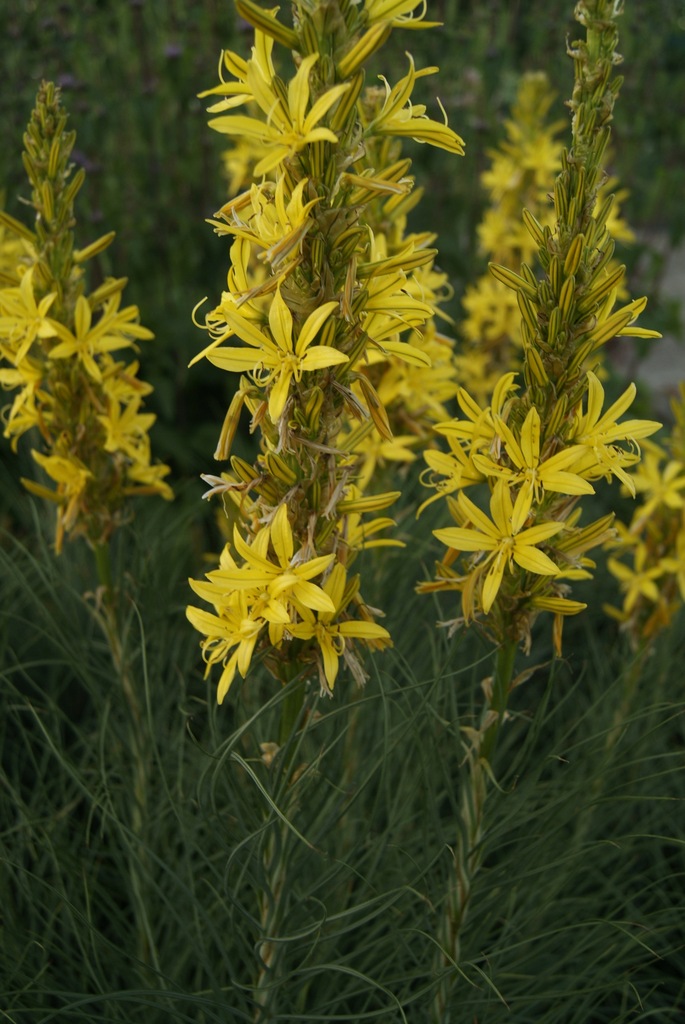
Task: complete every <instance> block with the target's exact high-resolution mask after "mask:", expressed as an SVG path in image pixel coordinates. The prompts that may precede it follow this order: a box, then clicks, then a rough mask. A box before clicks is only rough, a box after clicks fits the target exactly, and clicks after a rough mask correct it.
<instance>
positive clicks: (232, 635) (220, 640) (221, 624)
mask: <svg viewBox="0 0 685 1024" xmlns="http://www.w3.org/2000/svg"><path fill="white" fill-rule="evenodd" d="M194 582H195V581H194V580H190V584H191V586H192V585H193V584H194ZM216 612H217V614H216V615H213V614H212V613H211V612H207V611H204V610H203V609H202V608H195V607H194V606H193V605H190V606H189V607H188V608H186V616H187V617H188V620H189V621H190V622H191V623H192V625H193V626H194V627H195V629H197V631H198V632H199V633H202V634H203V635H204V638H205V639H204V640H203V641H202V644H201V647H202V655H203V657H204V659H205V662H206V663H207V669H206V672H205V676H206V675H207V674H208V673H209V671H210V669H211V668H212V665H216V664H222V665H223V666H224V670H223V672H222V674H221V678H220V679H219V686H218V689H217V695H216V699H217V701H218V703H219V704H221V703H222V702H223V699H224V697H225V696H226V694H227V693H228V689H229V687H230V685H231V683H232V682H233V680H234V678H235V673H236V670H237V671H239V672H240V674H241V676H242V677H243V679H244V678H245V675H246V674H247V670H248V669H249V667H250V662H251V660H252V655H253V653H254V648H255V644H256V643H257V640H258V639H259V635H260V633H261V632H262V629H263V627H264V626H265V620H264V619H263V618H260V617H259V616H255V614H254V611H253V609H251V608H250V605H249V602H248V597H247V595H246V594H245V593H244V592H240V591H234V592H233V593H232V594H231V598H230V601H229V602H228V603H222V604H220V605H218V606H217V607H216ZM233 648H237V650H233Z"/></svg>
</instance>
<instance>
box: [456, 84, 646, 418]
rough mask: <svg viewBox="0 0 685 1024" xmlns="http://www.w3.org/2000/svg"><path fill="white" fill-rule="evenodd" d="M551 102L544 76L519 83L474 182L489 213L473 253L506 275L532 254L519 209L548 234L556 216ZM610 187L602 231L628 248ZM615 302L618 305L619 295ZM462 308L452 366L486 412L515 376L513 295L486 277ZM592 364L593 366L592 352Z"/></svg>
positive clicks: (555, 124) (533, 244)
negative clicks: (499, 387)
mask: <svg viewBox="0 0 685 1024" xmlns="http://www.w3.org/2000/svg"><path fill="white" fill-rule="evenodd" d="M555 98H556V96H555V93H554V92H553V91H552V89H551V87H550V83H549V79H548V78H547V76H546V75H545V74H544V72H541V71H531V72H527V73H526V74H524V75H522V76H521V80H520V82H519V86H518V90H517V93H516V98H515V101H514V104H513V107H512V110H511V116H510V117H509V118H508V119H507V120H506V121H505V122H504V130H505V138H504V139H503V140H502V141H501V142H500V143H499V145H498V146H497V148H496V149H493V150H491V151H489V152H488V156H489V158H490V162H489V166H488V167H487V168H486V170H485V171H483V173H482V174H481V177H480V180H481V185H482V187H483V188H484V190H485V191H486V192H487V195H488V198H489V206H488V207H487V209H486V210H485V213H484V215H483V219H482V221H481V223H480V225H479V227H478V243H479V250H480V253H481V255H483V256H485V257H487V259H488V260H489V261H491V262H493V263H496V264H498V265H499V266H501V267H505V268H507V269H509V270H514V271H518V269H519V268H520V266H521V264H522V263H527V264H530V263H531V261H532V260H534V258H535V254H536V250H537V247H538V244H537V241H536V240H535V238H534V237H533V236H532V235H531V233H530V231H529V230H528V228H527V227H526V224H525V223H524V222H523V221H522V220H521V210H522V209H526V210H527V211H528V214H529V215H532V216H533V217H535V219H536V220H537V222H538V223H539V225H540V227H541V229H543V230H544V228H545V227H548V228H549V229H550V230H551V231H553V230H554V225H555V212H554V208H553V207H552V206H551V205H550V202H549V198H548V197H549V193H550V191H551V190H552V188H553V185H554V180H555V178H556V177H557V175H558V173H559V171H560V170H561V161H562V153H563V144H562V141H561V138H560V134H561V132H562V131H563V129H564V127H565V122H564V120H555V121H552V120H551V119H550V116H549V114H550V108H551V106H552V103H553V102H554V100H555ZM616 184H617V182H616V180H615V179H614V178H611V177H610V178H605V179H604V180H603V181H602V183H601V184H600V186H599V190H598V193H597V201H598V203H601V202H602V200H603V199H604V198H605V197H606V196H609V195H610V194H613V197H614V198H613V203H612V206H611V210H610V212H609V215H608V216H607V228H608V230H609V233H610V234H611V237H612V238H613V239H614V240H617V241H621V242H630V241H632V240H633V237H634V236H633V234H632V232H631V230H630V228H629V227H628V225H627V224H626V223H625V221H624V220H623V218H622V217H621V213H620V200H621V199H622V198H623V197H624V196H625V190H620V191H616ZM618 265H619V264H618V262H617V261H616V258H615V257H614V258H613V259H612V261H611V263H610V264H609V266H610V267H611V269H612V270H613V269H615V268H617V267H618ZM619 297H620V298H623V297H624V294H623V290H622V292H621V295H620V296H619ZM462 307H463V310H464V317H463V319H462V320H461V322H460V324H459V333H460V336H461V338H462V339H463V349H462V351H461V352H460V353H459V354H458V355H457V356H456V366H457V367H458V370H459V377H460V381H461V384H462V385H463V386H464V387H465V388H466V390H467V391H468V392H469V394H470V395H471V396H472V397H473V398H475V399H476V401H478V402H481V403H486V404H487V401H488V399H489V397H490V395H491V394H492V391H493V388H494V386H495V384H496V383H497V380H498V379H499V377H500V376H501V375H502V374H503V373H506V372H507V371H509V370H515V371H517V372H518V371H520V369H521V362H522V357H523V338H522V333H521V332H522V328H521V313H520V310H519V305H518V302H517V298H516V291H515V290H513V289H511V288H509V287H508V286H507V285H506V284H505V283H503V282H502V281H501V280H498V279H497V278H496V277H494V276H493V275H492V274H491V273H489V272H487V271H486V272H485V273H484V274H483V275H482V276H481V277H479V278H478V279H477V280H476V281H475V282H474V283H473V284H472V285H469V286H468V287H467V289H466V291H465V293H464V297H463V300H462ZM592 358H594V359H595V360H596V358H597V352H595V353H594V354H593V357H592Z"/></svg>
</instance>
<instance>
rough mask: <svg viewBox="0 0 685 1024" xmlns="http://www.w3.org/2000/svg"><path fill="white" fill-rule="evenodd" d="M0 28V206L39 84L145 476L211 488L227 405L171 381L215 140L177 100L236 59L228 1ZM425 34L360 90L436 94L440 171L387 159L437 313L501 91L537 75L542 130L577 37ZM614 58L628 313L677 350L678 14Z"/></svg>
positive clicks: (114, 0)
mask: <svg viewBox="0 0 685 1024" xmlns="http://www.w3.org/2000/svg"><path fill="white" fill-rule="evenodd" d="M0 10H2V12H3V15H4V17H3V32H2V33H1V34H0V52H1V57H2V67H3V72H4V82H3V89H2V93H1V95H0V105H1V114H2V124H3V146H2V147H1V148H0V188H1V187H3V186H4V187H5V189H6V194H7V208H8V210H9V212H10V213H12V214H14V215H15V216H19V217H21V216H22V215H24V216H25V215H26V212H27V211H26V210H22V208H21V203H20V197H21V196H26V195H27V186H26V184H25V180H24V178H23V171H22V166H21V147H22V141H21V140H22V133H23V130H24V126H25V124H26V122H27V120H28V117H29V114H30V111H31V107H32V105H33V100H34V96H35V92H36V88H37V86H38V84H39V82H40V80H41V78H48V79H52V80H54V81H55V82H57V83H58V84H59V85H60V86H61V87H62V90H63V101H64V104H65V106H66V108H67V110H68V111H69V112H70V116H71V122H70V123H71V127H72V128H74V129H75V130H76V131H77V143H76V149H75V154H74V155H75V159H76V161H77V162H78V163H79V164H81V165H82V166H83V167H85V169H86V171H87V181H86V185H85V187H84V188H83V190H82V192H81V195H80V196H79V201H78V216H79V224H78V228H77V244H80V245H84V244H86V243H87V242H89V241H90V240H92V239H93V238H94V237H96V236H97V235H98V234H100V233H102V232H104V231H108V230H111V229H114V230H116V232H117V239H116V241H115V243H114V244H113V245H112V247H111V248H110V249H109V250H108V252H107V253H106V254H104V256H103V257H101V258H100V261H99V265H98V266H97V268H96V272H97V273H100V274H107V273H114V274H117V275H120V276H124V275H125V276H127V277H128V278H129V280H130V284H129V287H128V289H127V293H126V295H127V299H128V301H129V302H134V303H136V304H137V305H138V306H139V307H140V312H141V318H142V321H143V323H145V324H146V325H147V326H149V327H150V328H151V329H152V330H153V331H154V332H155V335H156V341H155V342H154V343H151V344H149V345H146V346H145V348H144V351H143V353H142V356H143V374H144V375H145V376H146V377H147V378H148V379H150V380H151V381H152V383H153V384H154V386H155V395H154V396H153V398H152V400H151V406H152V408H153V409H154V411H155V412H157V414H158V417H159V419H158V423H157V425H156V427H155V432H154V435H153V443H154V446H155V450H156V453H157V456H158V457H159V458H160V459H162V460H164V461H170V462H171V463H172V465H173V468H174V472H175V475H176V477H177V478H183V477H187V476H190V477H195V478H197V475H198V474H199V473H201V472H207V471H211V470H212V458H211V453H212V452H213V450H214V445H215V441H216V434H217V430H218V427H219V425H220V423H221V420H222V418H223V414H224V411H225V407H226V400H227V390H228V388H229V387H230V380H229V379H217V377H218V375H217V374H216V373H215V371H214V370H213V369H212V368H211V367H209V366H204V365H198V366H196V367H193V368H192V370H190V371H189V370H188V369H187V364H188V362H189V360H190V358H191V357H192V355H193V354H194V353H195V352H196V351H197V350H198V348H199V347H200V346H201V345H202V343H203V336H202V335H201V334H200V332H199V331H198V330H197V328H195V327H194V325H193V324H192V322H191V310H192V308H193V307H194V306H195V304H196V303H197V302H198V301H199V300H200V299H201V298H202V297H203V296H205V295H206V296H209V299H210V302H211V301H214V300H215V299H216V298H218V295H219V294H220V291H221V288H222V285H223V284H224V281H225V275H226V270H227V264H228V245H227V243H226V240H220V239H218V238H216V236H215V235H214V234H213V232H212V229H211V228H210V227H209V226H208V225H207V224H206V223H205V218H207V217H209V216H211V215H212V214H213V213H214V211H215V210H216V209H217V208H218V207H219V206H220V205H221V202H222V201H223V199H224V197H225V187H226V186H225V182H224V181H223V180H222V176H221V161H220V153H221V150H222V148H224V147H225V145H226V140H225V139H224V138H222V137H220V136H218V135H216V134H215V133H213V132H211V131H210V130H209V129H208V128H207V125H206V120H207V118H206V116H205V112H204V104H203V102H202V101H200V100H199V99H197V93H198V92H200V91H201V90H202V89H205V88H208V87H210V86H212V85H213V84H215V82H216V80H217V63H218V58H219V54H220V51H221V49H222V47H229V48H232V49H236V50H238V51H239V52H243V53H246V52H247V51H248V48H249V45H250V40H251V30H250V29H249V27H248V26H247V25H246V24H245V23H244V22H242V21H241V20H240V19H239V18H237V17H236V15H235V12H234V10H233V5H232V4H231V3H230V0H201V2H198V3H193V4H191V3H188V2H183V0H61V2H59V0H0ZM428 17H429V18H431V19H436V20H437V19H439V20H442V21H443V23H444V25H443V28H442V29H440V30H433V31H430V30H429V31H426V32H403V31H401V30H399V31H397V32H395V34H394V35H393V37H392V38H391V40H390V43H389V44H388V46H387V47H386V48H385V49H384V50H383V51H382V53H381V54H380V55H379V56H378V58H377V62H378V65H379V66H378V67H377V68H374V69H373V71H374V72H375V71H378V72H381V71H382V72H383V73H385V74H386V75H387V76H388V77H389V78H390V79H391V80H396V79H397V78H398V77H399V76H400V75H401V74H403V73H404V69H405V67H406V58H405V56H404V51H405V50H406V49H411V51H412V52H413V54H414V56H415V57H416V60H417V64H423V65H425V64H437V65H439V66H440V74H439V75H438V76H436V77H433V78H429V79H428V80H425V81H422V82H420V83H419V85H420V87H421V99H424V98H425V100H426V102H428V103H430V104H432V106H431V110H432V111H433V113H435V114H436V113H437V107H436V105H435V104H434V102H433V99H432V97H433V96H434V95H435V94H438V95H439V96H440V98H441V100H442V102H443V104H444V106H445V108H446V110H447V111H448V114H449V118H450V123H451V124H452V125H453V127H454V128H455V129H456V130H457V131H458V132H459V133H460V134H461V135H462V136H463V137H464V139H465V140H466V157H464V158H460V159H456V158H454V157H451V156H450V155H448V154H445V153H442V152H440V151H432V150H429V148H428V147H425V146H420V145H416V144H413V143H411V142H409V143H407V147H406V151H407V153H408V154H409V155H411V156H412V158H413V159H414V169H415V172H416V175H417V182H418V183H419V184H422V185H424V186H426V195H425V198H424V200H423V202H422V204H421V205H420V206H419V208H418V210H417V211H416V214H415V219H416V222H417V223H420V224H421V226H422V227H423V228H429V229H432V230H437V231H438V232H439V241H438V244H439V246H440V251H441V257H440V260H441V264H442V266H443V268H444V269H445V270H446V271H447V272H448V273H449V275H450V277H451V280H452V283H453V285H454V287H455V300H454V304H453V308H452V312H454V313H456V312H457V311H458V297H459V295H460V294H461V292H462V290H463V287H464V285H465V284H466V283H467V282H468V281H469V280H471V279H473V277H474V276H475V275H476V274H477V273H479V272H480V271H481V270H482V263H481V261H480V260H479V259H478V257H477V254H476V251H475V244H474V236H475V227H476V225H477V223H478V220H479V218H480V214H481V210H482V208H483V203H484V198H483V196H482V193H481V190H480V188H479V183H478V175H479V173H480V171H481V170H482V169H483V167H484V166H485V165H486V163H487V149H488V147H490V146H492V145H493V144H495V143H496V142H497V141H498V139H499V138H500V136H501V121H502V118H503V117H504V116H506V114H507V112H508V108H509V105H510V103H511V101H512V99H513V97H514V94H515V90H516V84H517V80H518V76H519V75H520V74H521V72H522V71H525V70H532V69H544V70H545V71H546V72H547V73H548V75H549V76H550V79H551V81H552V83H553V86H554V89H555V91H556V93H557V99H556V101H555V105H554V108H553V116H554V118H555V119H556V118H557V117H563V116H564V107H563V101H564V99H565V98H566V97H567V96H568V95H569V93H570V90H571V86H572V76H573V69H572V63H571V61H570V59H569V58H568V57H567V56H566V52H565V51H566V43H567V40H568V39H571V40H572V39H574V38H575V37H576V34H577V31H578V28H579V27H578V26H577V24H576V23H575V22H574V21H573V3H572V2H567V0H562V2H555V3H549V0H518V2H516V0H440V2H436V0H431V2H429V4H428ZM620 49H621V52H622V53H623V55H624V58H625V61H624V69H623V70H624V73H625V75H626V82H625V85H624V87H623V92H622V96H621V98H620V100H619V103H618V106H617V113H616V122H615V133H614V154H615V166H614V168H613V170H614V171H615V173H616V174H617V175H618V177H619V179H620V181H621V183H622V184H623V185H625V186H627V187H628V188H629V189H630V198H629V200H628V201H627V202H626V204H625V215H626V218H627V220H628V221H629V223H630V224H631V225H632V226H633V227H634V228H635V229H636V231H637V232H638V236H639V238H640V239H641V242H640V243H639V244H638V245H637V246H636V247H635V248H634V249H633V250H632V252H630V253H627V254H625V258H626V259H627V260H628V261H629V264H630V270H631V276H632V279H633V284H634V289H633V290H634V294H644V293H645V292H646V293H647V294H649V295H650V297H651V298H652V303H651V308H650V312H649V321H650V326H654V327H657V328H659V329H661V330H666V331H667V332H669V333H671V334H677V333H678V331H679V329H680V328H679V322H678V313H677V309H676V308H674V306H673V304H672V303H671V306H669V305H668V303H664V304H660V303H659V302H658V301H654V300H655V299H657V300H658V289H659V280H660V274H661V273H662V271H663V266H664V256H663V253H664V247H665V248H666V250H668V249H669V247H672V246H674V245H676V244H677V243H679V242H680V240H681V239H682V237H683V234H684V233H685V204H684V203H683V201H682V196H683V158H684V157H685V73H684V70H683V69H684V68H685V0H628V2H627V3H626V10H625V14H624V16H623V18H622V22H621V42H620ZM655 235H657V236H658V237H659V239H660V244H659V247H658V248H656V247H655V246H654V244H653V239H654V237H655ZM637 277H639V278H640V280H639V282H638V281H637V280H636V278H637ZM199 486H200V485H199V483H198V488H199Z"/></svg>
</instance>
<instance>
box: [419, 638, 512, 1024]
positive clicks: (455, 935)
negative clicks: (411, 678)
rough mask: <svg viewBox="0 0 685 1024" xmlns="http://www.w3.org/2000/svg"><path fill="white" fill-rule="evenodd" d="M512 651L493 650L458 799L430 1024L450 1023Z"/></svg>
mask: <svg viewBox="0 0 685 1024" xmlns="http://www.w3.org/2000/svg"><path fill="white" fill-rule="evenodd" d="M517 647H518V645H517V643H516V642H515V641H511V640H510V641H507V642H506V643H504V644H502V645H501V646H500V647H499V648H498V650H497V655H496V658H495V672H494V678H493V681H492V691H491V694H490V699H489V700H488V701H487V702H486V704H485V707H484V709H483V715H482V718H481V727H480V731H479V735H480V741H478V740H476V741H475V742H474V744H473V746H472V747H471V749H470V750H469V754H468V777H467V779H466V780H465V783H464V788H463V790H462V794H461V801H460V809H459V819H460V820H459V827H458V835H457V843H456V848H455V850H454V873H453V876H452V878H451V880H450V884H449V888H448V891H447V898H446V903H445V912H444V916H443V919H442V921H441V924H440V928H439V938H440V955H439V963H438V964H437V972H436V973H439V974H440V975H441V977H440V981H439V984H438V988H437V991H436V994H435V999H434V1002H433V1019H434V1021H435V1024H448V1021H449V1020H450V1011H449V1001H450V995H451V992H452V989H453V987H454V983H455V980H456V977H457V971H456V969H455V967H454V965H455V964H456V965H457V966H458V965H459V960H460V956H461V933H462V929H463V925H464V922H465V920H466V915H467V912H468V907H469V903H470V900H471V892H472V889H473V881H474V878H475V876H476V874H477V873H478V869H479V867H480V865H481V863H482V861H483V839H484V836H485V825H484V819H485V801H486V798H487V794H488V781H489V779H490V771H489V767H490V765H491V764H492V759H493V756H494V753H495V748H496V745H497V737H498V736H499V730H500V726H501V724H502V721H503V720H504V715H505V712H506V710H507V704H508V702H509V694H510V693H511V682H512V678H513V674H514V661H515V659H516V650H517ZM492 712H495V713H496V717H495V718H494V719H493V720H492V721H491V718H492Z"/></svg>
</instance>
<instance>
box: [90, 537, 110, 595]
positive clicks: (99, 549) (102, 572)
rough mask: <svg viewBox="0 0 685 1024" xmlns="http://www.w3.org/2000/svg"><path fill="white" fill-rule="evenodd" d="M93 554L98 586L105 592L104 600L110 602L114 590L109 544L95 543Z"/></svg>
mask: <svg viewBox="0 0 685 1024" xmlns="http://www.w3.org/2000/svg"><path fill="white" fill-rule="evenodd" d="M93 552H94V554H95V567H96V569H97V574H98V580H99V581H100V586H101V587H102V589H103V590H104V592H105V600H106V601H107V602H108V603H110V604H111V603H112V601H113V597H114V591H113V586H112V559H111V556H110V550H109V544H108V543H104V544H96V545H95V547H94V548H93Z"/></svg>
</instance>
